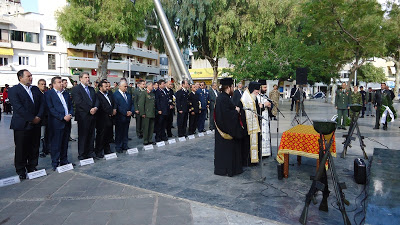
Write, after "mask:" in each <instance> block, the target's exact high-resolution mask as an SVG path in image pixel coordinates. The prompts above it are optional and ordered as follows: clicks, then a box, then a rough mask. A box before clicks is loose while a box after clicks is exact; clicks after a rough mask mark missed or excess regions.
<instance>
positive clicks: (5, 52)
mask: <svg viewBox="0 0 400 225" xmlns="http://www.w3.org/2000/svg"><path fill="white" fill-rule="evenodd" d="M0 55H14V50H13V49H12V48H0Z"/></svg>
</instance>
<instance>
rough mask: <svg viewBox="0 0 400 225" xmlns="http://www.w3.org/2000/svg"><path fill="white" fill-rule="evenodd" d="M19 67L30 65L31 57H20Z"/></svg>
mask: <svg viewBox="0 0 400 225" xmlns="http://www.w3.org/2000/svg"><path fill="white" fill-rule="evenodd" d="M19 65H29V57H28V56H20V57H19Z"/></svg>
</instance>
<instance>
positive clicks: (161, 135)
mask: <svg viewBox="0 0 400 225" xmlns="http://www.w3.org/2000/svg"><path fill="white" fill-rule="evenodd" d="M167 119H168V115H158V116H157V121H156V126H155V128H156V142H159V141H162V140H163V139H166V138H167V135H166V134H165V130H166V129H167V122H168V121H167Z"/></svg>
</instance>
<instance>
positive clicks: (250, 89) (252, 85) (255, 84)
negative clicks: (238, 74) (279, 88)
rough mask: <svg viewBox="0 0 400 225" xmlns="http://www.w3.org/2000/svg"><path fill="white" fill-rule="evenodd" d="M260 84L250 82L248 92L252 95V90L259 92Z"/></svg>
mask: <svg viewBox="0 0 400 225" xmlns="http://www.w3.org/2000/svg"><path fill="white" fill-rule="evenodd" d="M260 86H261V84H260V83H258V82H255V81H252V82H250V84H249V92H250V93H252V92H253V91H254V90H260Z"/></svg>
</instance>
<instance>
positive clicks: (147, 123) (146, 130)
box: [142, 117, 154, 145]
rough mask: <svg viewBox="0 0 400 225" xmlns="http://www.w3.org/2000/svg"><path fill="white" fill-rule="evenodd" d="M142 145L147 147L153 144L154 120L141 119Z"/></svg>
mask: <svg viewBox="0 0 400 225" xmlns="http://www.w3.org/2000/svg"><path fill="white" fill-rule="evenodd" d="M142 122H143V144H145V145H147V144H150V143H152V142H153V131H154V118H148V117H146V118H143V120H142Z"/></svg>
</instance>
